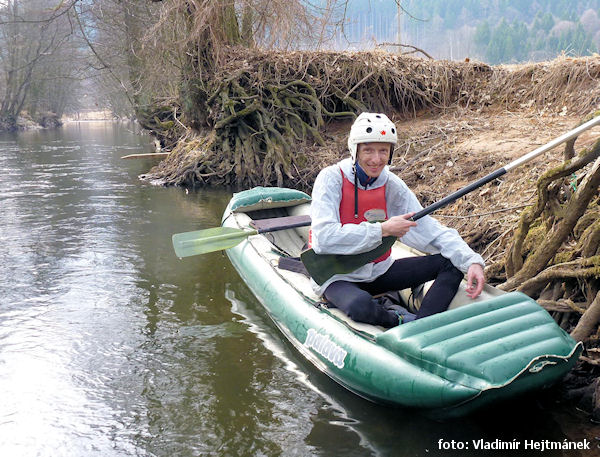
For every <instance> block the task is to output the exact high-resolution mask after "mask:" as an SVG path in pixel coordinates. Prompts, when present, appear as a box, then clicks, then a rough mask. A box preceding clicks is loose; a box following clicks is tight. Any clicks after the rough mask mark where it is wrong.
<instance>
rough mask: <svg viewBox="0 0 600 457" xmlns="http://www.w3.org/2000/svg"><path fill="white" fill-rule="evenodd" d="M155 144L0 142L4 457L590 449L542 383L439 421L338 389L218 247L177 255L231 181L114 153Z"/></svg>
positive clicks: (69, 137) (113, 127) (582, 425)
mask: <svg viewBox="0 0 600 457" xmlns="http://www.w3.org/2000/svg"><path fill="white" fill-rule="evenodd" d="M151 150H152V144H151V140H150V138H149V137H147V136H144V135H141V134H139V132H137V131H136V127H135V126H133V125H125V124H118V123H108V122H89V123H73V124H67V125H66V126H64V127H62V128H60V129H57V130H53V131H33V132H24V133H19V134H11V135H8V134H4V135H0V242H1V249H0V456H63V455H64V456H130V455H131V456H199V455H207V456H208V455H215V456H222V455H223V456H278V455H283V456H308V455H310V456H312V455H314V456H338V455H344V456H346V455H347V456H376V455H382V456H386V455H390V456H391V455H393V456H421V455H422V456H437V455H440V456H442V455H443V456H454V455H457V456H458V455H467V454H469V455H470V454H472V455H481V452H476V451H475V450H474V449H473V447H474V443H473V440H484V441H485V442H486V443H494V440H496V439H499V440H502V441H503V442H508V441H511V442H514V443H518V444H519V449H515V450H504V451H496V452H495V453H494V455H510V456H519V455H536V456H539V455H542V454H541V453H540V451H535V450H529V451H528V450H524V449H523V448H524V446H525V441H526V440H532V441H543V440H551V441H563V440H565V439H566V440H581V439H584V438H586V439H588V440H590V441H591V442H592V447H595V446H597V442H595V441H594V440H595V437H596V436H597V435H600V432H598V430H597V429H594V427H593V425H592V424H590V423H589V422H588V420H587V418H586V417H585V415H583V414H582V413H579V412H578V411H576V410H575V409H574V408H572V407H569V406H565V405H559V404H556V403H555V401H554V400H553V398H554V397H553V396H552V395H548V394H541V395H536V396H530V397H528V398H525V399H520V400H518V401H515V402H512V403H508V404H504V405H500V406H497V407H493V408H488V409H487V410H485V411H482V412H481V413H479V414H477V415H475V416H472V417H469V418H465V419H460V420H452V421H446V422H436V421H434V420H430V419H427V418H425V417H421V416H420V415H419V414H417V413H415V412H413V411H404V410H399V409H392V408H387V407H382V406H378V405H374V404H371V403H369V402H367V401H365V400H363V399H361V398H358V397H356V396H354V395H353V394H351V393H349V392H346V391H345V390H344V389H343V388H341V387H339V386H337V385H336V384H335V383H333V382H332V381H330V380H329V379H328V378H327V377H326V376H324V375H322V374H321V373H319V372H318V371H316V370H315V369H314V368H313V367H312V366H310V365H309V364H307V363H306V362H304V361H303V359H302V358H301V357H300V356H299V355H298V353H296V352H295V350H294V349H293V348H292V347H291V346H290V345H289V344H287V343H286V342H284V341H282V339H281V337H280V334H279V332H278V331H277V329H276V328H275V326H274V325H273V324H272V323H271V322H270V321H269V319H268V317H267V316H266V315H265V313H264V312H263V310H262V308H261V307H260V305H259V304H258V302H257V301H256V299H255V298H254V297H253V296H252V295H251V293H250V292H249V290H248V289H247V288H246V287H245V285H244V284H243V283H242V282H241V280H240V278H239V277H238V275H237V273H236V272H235V270H234V269H233V268H232V266H231V265H230V263H229V261H228V260H227V257H226V256H224V255H223V254H222V253H213V254H207V255H204V256H198V257H191V258H186V259H183V260H179V259H177V258H176V257H175V255H174V253H173V250H172V246H171V240H170V238H171V235H172V234H173V233H178V232H184V231H190V230H197V229H200V228H208V227H212V226H216V225H218V224H219V221H220V216H221V213H222V211H223V210H224V208H225V206H226V204H227V202H228V200H229V198H230V197H231V192H230V191H229V190H227V189H222V190H199V191H189V192H188V191H186V190H185V189H178V188H162V187H156V186H152V185H150V184H148V183H144V182H141V181H139V180H138V175H139V174H141V173H143V172H145V171H147V170H148V169H149V167H150V166H152V165H153V164H154V163H155V161H154V160H152V159H134V160H122V159H121V156H123V155H126V154H131V153H139V152H151ZM440 440H443V442H442V444H440ZM452 440H455V441H456V443H458V442H462V443H467V445H468V446H469V451H466V450H462V451H461V450H456V449H455V450H452V449H444V448H448V447H452ZM596 451H597V450H596ZM596 451H595V450H591V451H581V452H580V451H570V452H564V451H546V452H544V453H543V455H544V456H550V455H555V456H559V455H585V456H587V455H595V453H596Z"/></svg>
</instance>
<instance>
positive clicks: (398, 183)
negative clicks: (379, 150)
mask: <svg viewBox="0 0 600 457" xmlns="http://www.w3.org/2000/svg"><path fill="white" fill-rule="evenodd" d="M387 184H388V185H391V186H393V187H397V188H402V189H405V188H407V187H408V186H407V185H406V183H405V182H404V181H403V180H402V178H400V177H399V176H398V175H396V174H395V173H392V172H391V171H389V170H388V172H387Z"/></svg>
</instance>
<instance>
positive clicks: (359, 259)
mask: <svg viewBox="0 0 600 457" xmlns="http://www.w3.org/2000/svg"><path fill="white" fill-rule="evenodd" d="M597 124H600V116H598V117H595V118H593V119H591V120H589V121H587V122H585V123H584V124H581V125H580V126H579V127H576V128H574V129H573V130H571V131H569V132H567V133H565V134H563V135H561V136H559V137H558V138H555V139H554V140H552V141H550V142H549V143H547V144H545V145H544V146H540V147H539V148H537V149H535V150H533V151H531V152H529V153H527V154H525V155H523V156H522V157H520V158H518V159H516V160H514V161H512V162H510V163H509V164H507V165H505V166H504V167H502V168H499V169H498V170H496V171H493V172H492V173H490V174H489V175H487V176H484V177H483V178H481V179H479V180H477V181H475V182H473V183H471V184H469V185H467V186H465V187H463V188H462V189H459V190H457V191H456V192H454V193H452V194H450V195H448V196H447V197H444V198H442V199H441V200H439V201H437V202H435V203H432V204H431V205H429V206H428V207H426V208H424V209H423V210H421V211H419V212H418V213H416V214H415V215H414V216H413V217H411V218H410V219H411V220H413V221H416V220H418V219H421V218H422V217H424V216H427V215H428V214H430V213H432V212H434V211H436V210H438V209H440V208H442V207H444V206H446V205H448V204H450V203H452V202H454V201H456V200H458V199H459V198H460V197H463V196H464V195H466V194H468V193H469V192H472V191H474V190H475V189H477V188H479V187H481V186H483V185H485V184H487V183H489V182H490V181H493V180H494V179H496V178H499V177H500V176H502V175H504V174H506V173H508V172H509V171H511V170H512V169H514V168H517V167H519V166H520V165H523V164H524V163H527V162H529V161H530V160H532V159H534V158H535V157H537V156H539V155H541V154H543V153H544V152H547V151H549V150H550V149H552V148H555V147H556V146H558V145H560V144H562V143H565V142H567V141H569V140H571V139H573V138H575V137H577V136H578V135H579V134H581V133H582V132H584V131H586V130H588V129H589V128H591V127H593V126H595V125H597ZM395 242H396V237H394V236H388V237H384V238H383V239H382V243H381V244H380V245H379V246H378V247H376V248H375V249H373V250H372V251H368V252H364V253H361V254H353V255H342V254H317V253H315V252H314V251H313V250H312V249H308V250H306V251H304V252H303V253H302V254H301V256H300V257H301V259H302V263H304V266H305V267H306V269H307V270H308V272H309V273H310V275H311V276H312V277H313V279H314V280H315V281H316V282H317V283H318V284H323V283H324V282H325V281H327V280H328V279H329V278H331V277H332V276H333V275H335V274H346V273H351V272H353V271H354V270H356V269H357V268H360V267H362V266H363V265H366V264H367V263H369V262H372V261H374V260H375V259H377V258H378V257H381V256H382V255H383V254H385V253H386V252H387V251H388V249H390V248H391V247H392V245H393V244H394V243H395Z"/></svg>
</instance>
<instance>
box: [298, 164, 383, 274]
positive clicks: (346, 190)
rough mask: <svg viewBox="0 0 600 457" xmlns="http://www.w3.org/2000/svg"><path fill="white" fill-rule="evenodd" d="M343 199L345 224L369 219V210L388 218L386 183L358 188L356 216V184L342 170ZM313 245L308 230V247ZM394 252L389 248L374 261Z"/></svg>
mask: <svg viewBox="0 0 600 457" xmlns="http://www.w3.org/2000/svg"><path fill="white" fill-rule="evenodd" d="M340 173H342V200H341V201H340V222H341V223H342V225H344V224H360V223H361V222H366V221H367V220H368V219H367V217H366V213H367V212H368V211H373V210H379V211H377V212H378V213H380V214H381V215H383V216H384V219H387V205H386V201H385V185H383V186H381V187H378V188H377V189H369V190H364V189H360V188H359V189H358V217H356V218H355V217H354V184H352V182H350V181H349V180H348V179H347V178H346V177H345V176H344V173H343V172H342V170H341V169H340ZM311 247H312V230H310V231H309V232H308V248H309V249H310V248H311ZM391 254H392V250H391V249H389V250H388V251H387V252H386V253H385V254H383V255H382V256H381V257H378V258H377V259H375V260H374V263H379V262H381V261H383V260H385V259H387V258H388V257H389V256H390V255H391Z"/></svg>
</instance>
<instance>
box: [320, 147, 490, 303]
mask: <svg viewBox="0 0 600 457" xmlns="http://www.w3.org/2000/svg"><path fill="white" fill-rule="evenodd" d="M340 169H341V170H342V172H343V173H344V175H345V176H346V177H347V179H349V180H350V182H352V183H354V172H353V167H352V160H351V159H349V158H348V159H344V160H342V161H341V162H338V163H337V164H335V165H332V166H329V167H327V168H324V169H323V170H321V172H320V173H319V175H318V176H317V179H316V180H315V184H314V187H313V192H312V203H311V210H310V216H311V219H312V225H311V228H312V247H313V249H314V251H315V252H316V253H317V254H359V253H361V252H367V251H370V250H372V249H374V248H376V247H377V246H379V245H380V244H381V223H378V222H375V223H369V222H362V223H360V224H345V225H342V224H341V223H340V202H341V200H342V174H341V173H340ZM386 184H387V185H386ZM358 185H359V187H360V188H361V189H364V187H362V186H361V184H360V183H359V184H358ZM383 185H386V189H385V198H386V205H387V215H388V218H389V217H392V216H398V215H402V214H406V213H410V212H417V211H420V210H421V209H423V207H422V206H421V204H420V203H419V201H418V200H417V197H416V196H415V194H413V192H412V191H411V190H410V189H409V188H408V186H407V185H406V184H405V183H404V181H402V180H401V179H400V178H399V177H398V176H396V175H395V174H393V173H391V172H390V171H389V169H388V167H385V169H384V170H383V171H382V172H381V174H380V175H379V177H378V178H377V179H376V180H375V182H374V183H373V184H372V185H370V186H369V189H375V188H378V187H381V186H383ZM401 241H402V243H404V244H406V245H408V246H411V247H413V248H415V249H418V250H419V251H421V252H425V253H428V254H442V255H443V256H444V257H446V258H447V259H449V260H450V261H451V262H452V264H453V265H454V266H455V267H457V268H458V269H459V270H461V271H462V272H463V273H466V272H467V270H468V269H469V266H470V265H472V264H473V263H478V264H480V265H481V266H485V262H484V260H483V258H482V257H481V256H480V255H479V254H477V253H476V252H474V251H473V250H472V249H471V248H470V247H469V246H468V245H467V243H465V241H464V240H463V239H462V238H461V237H460V235H459V234H458V232H457V231H456V230H454V229H451V228H448V227H445V226H443V225H442V224H440V223H439V222H438V221H437V220H435V219H434V218H432V217H431V216H425V217H423V218H421V219H419V220H418V221H417V226H416V227H412V228H411V229H410V230H409V232H408V233H407V234H406V235H405V236H403V237H402V240H401ZM393 262H394V259H392V258H391V257H388V258H387V259H386V260H384V261H383V262H379V263H369V264H367V265H364V266H362V267H360V268H359V269H357V270H355V271H353V272H352V273H349V274H343V275H335V276H333V277H331V278H330V279H329V280H327V281H326V282H325V283H324V284H323V285H321V286H319V285H318V284H316V283H315V282H314V281H313V287H314V289H315V292H317V293H318V294H319V295H321V294H322V293H323V292H324V291H325V289H326V288H327V286H329V284H331V283H332V282H334V281H339V280H346V281H352V282H367V281H373V280H375V279H376V278H377V277H379V276H381V275H382V274H383V273H385V272H386V271H387V270H388V268H390V266H391V265H392V263H393Z"/></svg>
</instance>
